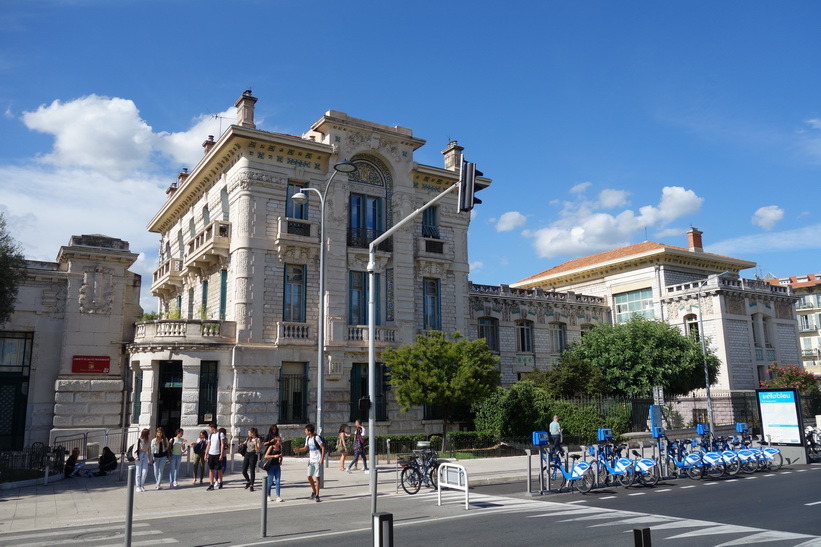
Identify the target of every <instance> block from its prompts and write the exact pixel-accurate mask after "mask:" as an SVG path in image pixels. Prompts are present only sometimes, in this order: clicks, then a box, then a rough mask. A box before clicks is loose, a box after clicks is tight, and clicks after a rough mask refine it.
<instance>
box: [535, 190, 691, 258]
mask: <svg viewBox="0 0 821 547" xmlns="http://www.w3.org/2000/svg"><path fill="white" fill-rule="evenodd" d="M607 195H608V197H609V198H611V199H609V200H604V201H603V200H601V199H600V200H599V202H597V203H591V202H589V201H585V200H580V201H576V202H565V203H563V209H562V211H561V213H560V217H561V218H560V220H558V221H556V222H554V223H553V224H551V225H550V226H548V227H546V228H542V229H539V230H535V231H533V230H525V231H523V234H524V235H525V236H526V237H532V238H533V239H534V247H535V248H536V252H537V254H538V256H540V257H542V258H550V257H555V256H566V255H569V256H582V255H585V254H590V253H594V252H598V251H603V250H606V249H611V248H614V247H619V246H623V245H628V244H629V243H630V241H631V240H632V239H633V237H634V235H635V234H636V232H640V231H642V230H644V229H645V228H652V227H664V226H666V225H667V224H669V223H671V222H673V221H674V220H676V219H678V218H681V217H682V216H686V215H691V214H694V213H696V212H698V211H699V209H700V208H701V204H702V202H703V201H704V198H701V197H699V196H697V195H696V193H695V192H693V191H692V190H687V189H685V188H681V187H678V186H665V187H664V188H662V191H661V198H660V199H659V202H658V204H657V205H645V206H642V207H640V208H639V209H638V214H636V212H634V211H633V210H630V209H626V210H624V211H621V212H620V213H617V214H609V213H602V212H600V211H598V209H601V208H602V207H603V206H602V203H626V195H627V193H626V192H624V193H620V191H618V190H611V191H609V193H608V194H607ZM599 197H600V198H601V194H600V196H599ZM619 200H621V201H619Z"/></svg>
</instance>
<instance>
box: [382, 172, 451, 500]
mask: <svg viewBox="0 0 821 547" xmlns="http://www.w3.org/2000/svg"><path fill="white" fill-rule="evenodd" d="M458 188H459V183H458V182H457V183H456V184H454V185H453V186H451V187H450V188H448V189H447V190H445V191H444V192H442V193H441V194H439V195H438V196H436V197H435V198H433V199H432V200H430V201H429V202H427V203H426V204H424V205H423V206H422V207H420V208H419V209H417V210H415V211H414V212H412V213H411V214H409V215H408V216H406V217H405V218H403V219H402V220H400V221H399V223H398V224H396V225H395V226H393V227H391V228H390V229H389V230H388V231H386V232H385V233H384V234H382V235H381V236H379V237H377V238H376V239H374V240H373V241H371V243H370V245H369V246H368V396H369V397H370V408H368V435H369V436H370V442H369V443H368V459H369V460H370V461H371V467H372V468H373V471H372V472H371V475H370V483H369V484H370V491H371V514H373V513H376V475H377V474H376V467H375V462H376V405H374V402H375V401H376V282H375V279H376V248H377V247H379V245H380V244H382V242H383V241H385V240H386V239H388V238H389V237H391V236H392V235H393V234H395V233H396V232H398V231H399V230H401V229H402V228H404V227H405V225H407V224H408V223H409V222H411V221H412V220H413V219H415V218H416V217H418V216H419V215H421V214H422V211H424V210H425V209H427V208H429V207H431V206H433V205H436V204H437V203H438V202H439V201H440V200H441V199H443V198H444V197H445V196H447V195H448V194H450V193H451V192H453V191H454V190H457V189H458Z"/></svg>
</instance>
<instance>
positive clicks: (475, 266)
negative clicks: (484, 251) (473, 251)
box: [470, 260, 485, 273]
mask: <svg viewBox="0 0 821 547" xmlns="http://www.w3.org/2000/svg"><path fill="white" fill-rule="evenodd" d="M484 267H485V263H484V262H482V261H481V260H477V261H475V262H471V263H470V273H478V272H481V271H482V268H484Z"/></svg>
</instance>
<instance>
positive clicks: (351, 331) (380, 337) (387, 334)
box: [345, 325, 399, 348]
mask: <svg viewBox="0 0 821 547" xmlns="http://www.w3.org/2000/svg"><path fill="white" fill-rule="evenodd" d="M396 332H397V329H395V328H387V327H376V332H375V333H374V341H375V345H376V347H381V348H385V347H399V344H398V343H397V340H396V338H397V337H396ZM345 340H346V341H347V342H348V346H349V347H359V348H365V347H368V326H367V325H348V332H347V334H346V336H345Z"/></svg>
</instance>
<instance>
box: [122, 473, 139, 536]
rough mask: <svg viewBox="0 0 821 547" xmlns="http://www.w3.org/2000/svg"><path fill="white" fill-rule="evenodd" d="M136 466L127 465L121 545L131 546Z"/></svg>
mask: <svg viewBox="0 0 821 547" xmlns="http://www.w3.org/2000/svg"><path fill="white" fill-rule="evenodd" d="M137 473H138V471H137V466H136V465H134V464H131V465H129V466H128V482H127V483H126V487H125V492H126V494H125V534H124V538H123V545H125V547H131V524H132V522H133V520H134V479H135V478H136V476H137Z"/></svg>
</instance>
